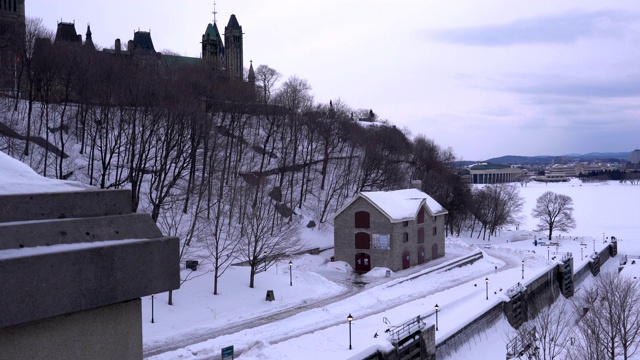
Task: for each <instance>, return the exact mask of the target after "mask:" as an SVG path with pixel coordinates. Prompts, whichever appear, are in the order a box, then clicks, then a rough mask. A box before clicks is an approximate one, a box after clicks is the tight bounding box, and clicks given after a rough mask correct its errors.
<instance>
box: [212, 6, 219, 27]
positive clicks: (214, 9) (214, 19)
mask: <svg viewBox="0 0 640 360" xmlns="http://www.w3.org/2000/svg"><path fill="white" fill-rule="evenodd" d="M217 14H218V12H217V11H216V2H215V1H214V2H213V23H214V24H215V23H216V15H217Z"/></svg>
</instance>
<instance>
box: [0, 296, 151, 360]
mask: <svg viewBox="0 0 640 360" xmlns="http://www.w3.org/2000/svg"><path fill="white" fill-rule="evenodd" d="M141 358H142V319H141V308H140V299H136V300H132V301H127V302H124V303H119V304H115V305H109V306H104V307H100V308H98V309H92V310H87V311H82V312H79V313H73V314H68V315H62V316H58V317H54V318H50V319H47V320H42V321H36V322H31V323H28V324H23V325H17V326H12V327H8V328H3V329H0V360H16V359H48V360H58V359H59V360H68V359H92V360H123V359H141Z"/></svg>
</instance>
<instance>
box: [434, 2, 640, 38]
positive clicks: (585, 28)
mask: <svg viewBox="0 0 640 360" xmlns="http://www.w3.org/2000/svg"><path fill="white" fill-rule="evenodd" d="M638 18H639V16H638V14H636V13H630V12H623V11H617V10H605V11H592V12H587V11H582V10H572V11H568V12H564V13H562V14H558V15H549V16H539V17H533V18H529V19H521V20H516V21H513V22H510V23H506V24H497V25H481V26H470V27H464V28H455V29H440V30H425V31H424V34H425V35H426V36H428V37H430V38H434V39H437V40H440V41H444V42H451V43H456V44H462V45H470V46H511V45H526V44H541V43H542V44H548V43H563V44H567V43H573V42H576V41H578V40H580V39H582V38H587V37H594V36H620V35H622V34H624V33H625V31H626V29H627V28H628V27H629V26H632V25H634V23H635V22H636V21H637V19H638Z"/></svg>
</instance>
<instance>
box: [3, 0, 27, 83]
mask: <svg viewBox="0 0 640 360" xmlns="http://www.w3.org/2000/svg"><path fill="white" fill-rule="evenodd" d="M24 1H25V0H0V91H3V92H4V91H15V90H17V89H16V85H15V74H16V73H17V69H18V67H19V65H20V64H19V61H20V60H21V54H22V50H23V49H24V42H25V10H24Z"/></svg>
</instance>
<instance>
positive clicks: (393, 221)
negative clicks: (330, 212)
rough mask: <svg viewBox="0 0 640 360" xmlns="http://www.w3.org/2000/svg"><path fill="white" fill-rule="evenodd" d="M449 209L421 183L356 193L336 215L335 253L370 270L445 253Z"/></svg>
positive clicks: (403, 265)
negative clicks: (421, 189)
mask: <svg viewBox="0 0 640 360" xmlns="http://www.w3.org/2000/svg"><path fill="white" fill-rule="evenodd" d="M417 184H418V185H420V183H419V182H418V183H417ZM447 213H448V212H447V210H446V209H444V208H443V207H442V206H441V205H440V204H439V203H438V202H437V201H435V200H434V199H433V198H432V197H431V196H429V195H427V194H425V193H424V192H422V191H420V190H418V189H404V190H395V191H372V192H361V193H358V194H357V195H356V196H355V197H354V198H353V199H351V201H349V202H348V203H347V204H346V205H345V206H343V207H342V208H341V209H340V210H339V211H338V212H337V213H336V214H335V215H334V216H333V220H334V240H333V241H334V245H335V259H336V260H338V261H345V262H347V263H349V264H351V265H352V266H353V268H354V269H355V271H358V272H367V271H369V270H371V269H372V268H374V267H387V268H389V269H391V270H393V271H399V270H402V269H407V268H409V267H411V266H415V265H420V264H423V263H425V262H426V261H428V260H432V259H436V258H439V257H442V256H444V231H445V215H446V214H447Z"/></svg>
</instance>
